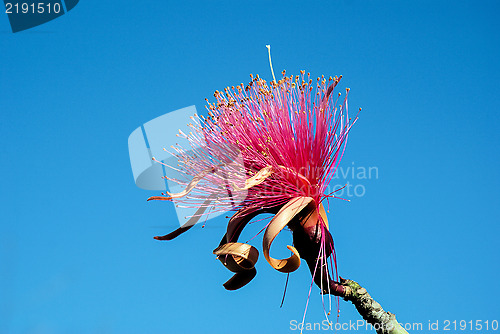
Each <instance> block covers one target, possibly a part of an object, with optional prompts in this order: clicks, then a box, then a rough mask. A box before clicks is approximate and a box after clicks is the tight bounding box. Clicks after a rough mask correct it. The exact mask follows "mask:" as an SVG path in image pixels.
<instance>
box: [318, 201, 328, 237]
mask: <svg viewBox="0 0 500 334" xmlns="http://www.w3.org/2000/svg"><path fill="white" fill-rule="evenodd" d="M319 214H320V216H321V218H323V222H324V223H325V226H326V229H327V230H329V229H330V227H329V226H328V217H327V216H326V212H325V207H324V206H323V203H320V204H319Z"/></svg>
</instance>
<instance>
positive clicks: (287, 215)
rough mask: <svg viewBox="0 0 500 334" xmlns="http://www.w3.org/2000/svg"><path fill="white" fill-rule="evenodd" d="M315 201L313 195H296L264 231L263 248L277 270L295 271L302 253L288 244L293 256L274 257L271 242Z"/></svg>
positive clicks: (266, 256)
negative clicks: (271, 253) (271, 254)
mask: <svg viewBox="0 0 500 334" xmlns="http://www.w3.org/2000/svg"><path fill="white" fill-rule="evenodd" d="M311 201H314V200H313V199H312V198H311V197H295V198H293V199H291V200H290V201H289V202H288V203H287V204H285V205H284V206H283V207H282V208H281V209H280V210H279V211H278V213H277V214H276V216H274V217H273V219H271V222H270V223H269V225H268V226H267V229H266V232H265V233H264V238H263V240H262V246H263V247H262V248H263V251H264V256H265V258H266V260H267V262H269V264H270V265H271V266H272V267H273V268H274V269H276V270H278V271H280V272H283V273H289V272H292V271H295V270H297V269H298V268H299V266H300V255H299V252H298V251H297V250H296V249H295V247H292V246H287V248H288V249H289V250H291V251H292V252H293V254H292V256H290V257H289V258H287V259H282V260H278V259H274V258H272V257H271V256H269V249H270V248H271V244H272V242H273V240H274V238H276V236H277V235H278V234H279V233H280V232H281V230H282V229H283V228H285V226H286V225H287V224H288V223H289V222H290V221H291V220H292V219H293V218H294V217H295V216H296V215H297V214H298V213H299V212H300V211H302V209H304V208H305V207H306V206H308V205H309V203H311Z"/></svg>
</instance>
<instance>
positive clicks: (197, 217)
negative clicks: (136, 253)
mask: <svg viewBox="0 0 500 334" xmlns="http://www.w3.org/2000/svg"><path fill="white" fill-rule="evenodd" d="M214 199H215V196H214V195H211V196H209V197H207V199H206V200H205V202H203V204H202V205H201V206H200V207H199V208H198V210H196V212H195V214H194V215H193V216H192V217H191V218H190V219H189V220H188V221H187V222H186V223H185V224H184V225H182V226H181V227H179V228H178V229H177V230H175V231H173V232H170V233H169V234H166V235H163V236H156V237H155V239H156V240H172V239H174V238H176V237H178V236H179V235H181V234H182V233H184V232H186V231H187V230H189V229H190V228H191V227H193V226H194V225H195V224H196V223H197V222H198V220H200V218H201V215H202V214H203V213H204V212H205V210H206V209H207V207H208V206H209V205H210V202H212V201H213V200H214Z"/></svg>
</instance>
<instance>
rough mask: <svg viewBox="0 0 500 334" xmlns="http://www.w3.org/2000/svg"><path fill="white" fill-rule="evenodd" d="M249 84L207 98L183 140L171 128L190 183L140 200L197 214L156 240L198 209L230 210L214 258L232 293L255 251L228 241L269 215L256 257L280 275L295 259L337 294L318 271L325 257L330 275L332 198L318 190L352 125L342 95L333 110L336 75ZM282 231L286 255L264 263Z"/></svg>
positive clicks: (246, 276)
mask: <svg viewBox="0 0 500 334" xmlns="http://www.w3.org/2000/svg"><path fill="white" fill-rule="evenodd" d="M251 78H252V80H251V82H250V83H249V84H248V85H247V86H246V87H245V86H244V85H243V84H241V85H239V86H236V87H234V86H233V87H231V88H229V87H227V88H225V89H224V91H223V92H219V91H216V92H215V94H214V96H215V99H216V101H215V102H214V103H209V105H208V117H207V118H204V117H203V116H199V117H194V118H193V121H194V124H189V126H190V127H191V128H192V130H193V131H192V132H190V133H189V134H188V135H186V134H184V133H183V132H181V131H180V136H182V137H184V138H186V139H188V140H189V142H190V143H191V146H192V147H191V148H190V149H191V151H189V152H188V151H185V150H184V149H183V148H181V147H174V149H175V151H176V152H175V153H173V154H174V155H175V156H177V158H178V160H179V166H180V167H179V170H180V171H181V172H182V173H184V174H185V175H186V177H187V179H188V180H190V181H189V182H188V181H183V180H173V181H175V182H178V183H179V184H182V185H184V186H185V190H184V191H182V192H180V193H177V194H172V193H168V196H155V197H152V198H150V199H157V200H158V199H160V200H171V201H175V202H176V203H177V204H178V205H185V206H189V207H197V208H198V211H197V213H196V214H195V215H193V216H192V217H191V219H190V221H188V223H186V224H185V225H183V226H182V227H180V228H179V229H178V230H176V231H174V232H172V233H170V234H167V235H165V236H162V237H156V239H159V240H170V239H173V238H174V237H176V236H178V235H179V234H181V233H183V232H185V231H186V230H188V229H189V228H190V227H192V226H193V225H194V224H195V223H196V221H197V220H198V219H199V218H200V217H202V216H203V215H206V214H207V213H208V211H211V212H213V211H228V210H230V211H235V214H234V215H233V216H232V218H231V219H230V221H229V223H228V228H227V233H226V235H224V237H223V239H222V241H221V243H220V245H219V247H218V248H216V249H215V250H214V253H215V254H216V255H217V256H218V258H219V259H220V260H221V262H222V263H223V264H224V265H225V266H226V267H227V268H228V269H229V270H231V271H233V272H235V275H234V276H233V278H231V279H230V280H229V281H228V282H226V283H225V284H224V286H225V287H226V288H227V289H230V290H233V289H238V288H240V287H242V286H243V285H245V284H246V283H248V282H249V281H250V280H251V279H252V278H253V277H254V276H255V273H256V271H255V267H254V265H255V263H256V261H257V259H258V254H259V253H258V251H257V249H256V248H255V247H253V246H250V245H248V244H244V243H239V242H237V239H238V237H239V235H240V233H241V231H242V229H243V228H244V226H245V225H246V224H247V223H248V222H249V221H250V220H251V219H252V218H253V217H255V216H257V215H258V214H260V213H265V212H267V213H274V214H275V216H274V217H273V218H272V219H271V221H270V222H269V223H268V225H267V227H266V230H265V232H264V236H263V250H264V256H265V258H266V260H267V261H268V262H269V263H270V264H271V266H273V268H275V269H277V270H278V271H281V272H286V273H289V272H292V271H294V270H296V269H297V268H298V267H299V265H300V262H301V260H300V258H301V257H302V258H304V259H306V261H307V263H308V265H309V268H310V270H311V273H312V275H313V280H314V281H315V282H316V283H317V284H318V286H320V288H321V289H322V292H323V293H330V294H336V295H338V293H339V291H337V290H338V289H342V287H341V286H340V285H338V284H336V282H335V281H334V280H332V279H330V277H331V276H330V273H329V272H328V269H327V268H328V266H327V265H326V264H327V259H328V258H330V259H331V260H332V261H331V262H330V268H331V269H332V270H333V267H335V270H336V260H335V251H334V246H333V238H332V237H331V234H330V232H329V225H328V221H327V217H326V212H325V210H324V208H323V204H322V202H323V200H324V199H327V198H329V197H335V196H334V195H332V193H334V191H330V189H328V185H329V183H330V180H331V179H332V177H333V176H334V174H335V171H336V169H337V166H338V165H339V162H340V160H341V158H342V155H343V153H344V149H345V144H346V141H347V137H348V133H349V130H350V129H351V127H352V125H353V124H354V122H355V121H356V119H357V117H355V118H354V120H350V119H349V115H348V108H347V95H348V92H349V90H348V89H347V92H346V95H345V97H344V98H343V100H342V101H341V103H340V104H339V97H340V96H341V94H340V93H339V94H338V95H335V96H334V94H332V92H333V90H334V88H335V86H336V85H337V84H338V82H339V80H340V79H341V77H338V78H337V77H335V78H331V77H330V78H329V79H328V80H327V79H325V78H324V77H323V76H322V77H321V78H318V79H317V80H312V79H311V78H310V75H309V73H308V74H307V76H305V72H304V71H301V75H298V76H295V77H294V76H289V77H287V76H285V72H284V71H283V78H282V79H281V80H279V81H278V82H275V81H272V82H271V83H270V84H267V83H266V81H265V80H263V79H261V78H259V76H256V77H253V76H251ZM207 102H208V100H207ZM207 209H208V210H207ZM285 226H288V227H289V228H290V229H291V230H292V231H293V235H294V246H288V248H289V249H290V250H291V252H292V255H291V256H290V257H289V258H287V259H274V258H272V257H271V256H270V254H269V249H270V246H271V244H272V242H273V240H274V238H275V237H276V235H277V234H278V233H279V232H280V231H281V230H282V229H283V228H284V227H285ZM320 268H321V269H320ZM332 274H333V273H332ZM334 277H336V279H337V280H338V276H337V275H334Z"/></svg>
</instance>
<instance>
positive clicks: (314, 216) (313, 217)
mask: <svg viewBox="0 0 500 334" xmlns="http://www.w3.org/2000/svg"><path fill="white" fill-rule="evenodd" d="M309 207H310V209H311V210H312V211H311V212H310V213H309V214H308V215H307V216H306V218H305V219H304V220H303V221H302V222H300V223H301V225H302V227H303V228H308V227H313V226H316V225H317V224H318V223H319V216H318V210H316V206H315V203H314V202H312V203H310V204H309ZM319 215H320V216H321V218H323V222H324V224H325V226H326V229H327V230H328V229H329V227H328V218H327V217H326V212H325V208H324V207H323V203H320V204H319Z"/></svg>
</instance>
